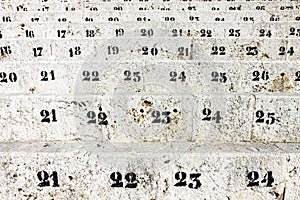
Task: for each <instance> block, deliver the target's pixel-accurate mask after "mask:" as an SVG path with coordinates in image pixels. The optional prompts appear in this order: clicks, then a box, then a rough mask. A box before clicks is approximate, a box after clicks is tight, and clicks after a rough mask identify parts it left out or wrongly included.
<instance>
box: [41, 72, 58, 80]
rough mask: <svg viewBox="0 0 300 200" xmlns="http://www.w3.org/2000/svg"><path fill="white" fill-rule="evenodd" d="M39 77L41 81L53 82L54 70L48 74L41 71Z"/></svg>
mask: <svg viewBox="0 0 300 200" xmlns="http://www.w3.org/2000/svg"><path fill="white" fill-rule="evenodd" d="M41 76H42V78H41V81H49V80H55V76H54V70H51V71H50V72H47V71H41Z"/></svg>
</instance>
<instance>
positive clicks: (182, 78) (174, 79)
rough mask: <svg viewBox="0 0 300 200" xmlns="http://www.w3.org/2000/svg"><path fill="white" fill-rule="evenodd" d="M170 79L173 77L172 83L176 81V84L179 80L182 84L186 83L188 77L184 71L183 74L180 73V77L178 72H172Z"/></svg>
mask: <svg viewBox="0 0 300 200" xmlns="http://www.w3.org/2000/svg"><path fill="white" fill-rule="evenodd" d="M170 77H171V78H170V81H174V82H176V81H177V79H178V80H179V81H181V82H184V81H185V79H186V75H185V72H184V71H183V72H180V73H179V75H178V73H177V72H175V71H171V72H170Z"/></svg>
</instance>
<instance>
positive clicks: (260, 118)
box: [255, 110, 279, 125]
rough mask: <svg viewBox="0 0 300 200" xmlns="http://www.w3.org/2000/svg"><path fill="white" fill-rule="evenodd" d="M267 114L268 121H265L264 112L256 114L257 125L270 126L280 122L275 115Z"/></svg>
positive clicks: (259, 111) (260, 111)
mask: <svg viewBox="0 0 300 200" xmlns="http://www.w3.org/2000/svg"><path fill="white" fill-rule="evenodd" d="M266 114H267V119H265V113H264V111H262V110H258V111H256V113H255V116H256V118H257V119H256V121H255V122H256V123H266V124H268V125H272V124H274V123H275V121H279V120H278V119H276V118H275V113H270V112H268V113H266Z"/></svg>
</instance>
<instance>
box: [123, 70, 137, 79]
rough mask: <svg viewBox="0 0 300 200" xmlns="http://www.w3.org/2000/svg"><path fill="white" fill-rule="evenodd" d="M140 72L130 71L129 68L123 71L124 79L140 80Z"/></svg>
mask: <svg viewBox="0 0 300 200" xmlns="http://www.w3.org/2000/svg"><path fill="white" fill-rule="evenodd" d="M140 75H141V73H140V72H131V71H129V70H125V71H124V76H125V78H124V81H131V80H133V81H134V82H140V81H141V76H140Z"/></svg>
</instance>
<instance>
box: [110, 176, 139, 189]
mask: <svg viewBox="0 0 300 200" xmlns="http://www.w3.org/2000/svg"><path fill="white" fill-rule="evenodd" d="M136 178H137V175H136V174H135V173H133V172H130V173H126V174H125V180H126V181H127V184H126V185H125V188H137V179H136ZM110 179H111V180H112V181H113V183H112V184H111V187H123V185H124V184H123V181H122V174H121V173H120V172H113V173H111V174H110Z"/></svg>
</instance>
